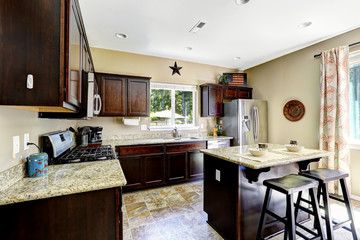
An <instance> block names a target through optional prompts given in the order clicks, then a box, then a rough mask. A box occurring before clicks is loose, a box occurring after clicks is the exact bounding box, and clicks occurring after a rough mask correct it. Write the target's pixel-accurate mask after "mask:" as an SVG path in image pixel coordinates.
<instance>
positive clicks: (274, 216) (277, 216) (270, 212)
mask: <svg viewBox="0 0 360 240" xmlns="http://www.w3.org/2000/svg"><path fill="white" fill-rule="evenodd" d="M265 212H266V213H267V214H269V215H270V216H272V217H273V218H275V219H276V220H278V221H280V222H282V223H284V224H286V220H285V219H286V218H285V217H284V218H282V217H280V216H279V215H277V214H275V213H274V212H272V211H270V210H268V209H266V210H265Z"/></svg>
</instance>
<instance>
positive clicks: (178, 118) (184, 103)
mask: <svg viewBox="0 0 360 240" xmlns="http://www.w3.org/2000/svg"><path fill="white" fill-rule="evenodd" d="M175 124H176V125H178V124H182V125H189V124H193V92H192V91H175Z"/></svg>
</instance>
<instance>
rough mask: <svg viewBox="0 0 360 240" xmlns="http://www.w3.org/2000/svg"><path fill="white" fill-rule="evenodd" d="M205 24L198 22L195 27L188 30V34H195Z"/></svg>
mask: <svg viewBox="0 0 360 240" xmlns="http://www.w3.org/2000/svg"><path fill="white" fill-rule="evenodd" d="M205 24H206V22H204V21H201V20H200V21H199V22H197V23H196V24H195V26H194V27H193V28H192V29H191V30H190V32H192V33H197V32H198V31H199V30H200V29H201V28H202V27H204V26H205Z"/></svg>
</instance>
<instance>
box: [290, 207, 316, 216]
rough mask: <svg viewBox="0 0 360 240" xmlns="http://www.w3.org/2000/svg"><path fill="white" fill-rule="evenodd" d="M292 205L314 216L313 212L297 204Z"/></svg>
mask: <svg viewBox="0 0 360 240" xmlns="http://www.w3.org/2000/svg"><path fill="white" fill-rule="evenodd" d="M294 205H295V207H297V208H299V209H300V210H303V211H304V212H306V213H308V214H311V215H314V212H313V211H311V210H310V209H308V208H306V207H303V206H301V205H298V204H294Z"/></svg>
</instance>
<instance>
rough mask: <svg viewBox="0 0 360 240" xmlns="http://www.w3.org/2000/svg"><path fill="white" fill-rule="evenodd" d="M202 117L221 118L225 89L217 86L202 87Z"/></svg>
mask: <svg viewBox="0 0 360 240" xmlns="http://www.w3.org/2000/svg"><path fill="white" fill-rule="evenodd" d="M200 87H201V116H202V117H220V116H221V115H222V102H223V89H222V87H221V86H218V85H216V84H206V85H201V86H200Z"/></svg>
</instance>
